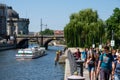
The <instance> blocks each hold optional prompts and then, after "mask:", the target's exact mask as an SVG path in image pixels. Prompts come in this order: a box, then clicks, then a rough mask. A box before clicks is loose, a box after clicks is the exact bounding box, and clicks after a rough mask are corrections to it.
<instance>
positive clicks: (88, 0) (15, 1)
mask: <svg viewBox="0 0 120 80" xmlns="http://www.w3.org/2000/svg"><path fill="white" fill-rule="evenodd" d="M0 3H3V4H6V5H8V6H12V8H13V9H14V10H15V11H16V12H17V13H19V17H20V18H29V20H30V24H29V31H30V32H39V31H40V30H41V28H40V20H41V19H42V24H43V30H44V29H46V28H49V29H52V30H64V27H65V26H66V24H68V23H69V20H70V19H69V17H70V15H71V14H73V13H78V12H79V11H80V10H84V9H87V8H91V9H92V10H97V12H98V15H99V18H100V19H102V20H104V21H105V20H106V19H108V18H109V17H110V16H111V15H112V14H113V10H114V9H115V8H116V7H118V8H120V0H0ZM46 24H47V26H45V25H46Z"/></svg>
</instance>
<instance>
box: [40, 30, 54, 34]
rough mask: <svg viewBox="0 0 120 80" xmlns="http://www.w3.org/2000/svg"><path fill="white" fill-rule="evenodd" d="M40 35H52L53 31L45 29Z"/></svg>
mask: <svg viewBox="0 0 120 80" xmlns="http://www.w3.org/2000/svg"><path fill="white" fill-rule="evenodd" d="M40 34H42V35H54V31H53V30H50V29H45V30H44V31H42V32H40Z"/></svg>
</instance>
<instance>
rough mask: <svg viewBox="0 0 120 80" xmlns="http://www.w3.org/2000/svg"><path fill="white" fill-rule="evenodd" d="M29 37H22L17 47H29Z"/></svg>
mask: <svg viewBox="0 0 120 80" xmlns="http://www.w3.org/2000/svg"><path fill="white" fill-rule="evenodd" d="M28 40H29V39H22V40H20V41H19V42H18V43H17V48H21V47H22V48H25V47H27V46H26V44H28Z"/></svg>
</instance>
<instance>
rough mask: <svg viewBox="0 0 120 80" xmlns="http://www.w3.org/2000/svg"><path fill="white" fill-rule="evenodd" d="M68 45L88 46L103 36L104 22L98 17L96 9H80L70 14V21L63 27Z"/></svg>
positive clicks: (97, 41)
mask: <svg viewBox="0 0 120 80" xmlns="http://www.w3.org/2000/svg"><path fill="white" fill-rule="evenodd" d="M64 36H65V39H66V42H67V46H68V47H88V46H91V45H92V44H93V41H94V43H99V42H100V38H102V37H103V36H104V24H103V21H102V20H101V19H99V18H98V14H97V11H93V10H92V9H85V10H81V11H79V12H78V13H73V14H72V15H71V16H70V22H69V23H68V24H67V25H66V26H65V28H64Z"/></svg>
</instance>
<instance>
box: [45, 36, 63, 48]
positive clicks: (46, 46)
mask: <svg viewBox="0 0 120 80" xmlns="http://www.w3.org/2000/svg"><path fill="white" fill-rule="evenodd" d="M52 40H62V39H60V38H59V39H58V38H51V39H48V40H47V41H46V42H45V43H44V44H43V46H44V47H45V48H46V49H48V43H49V42H51V41H52Z"/></svg>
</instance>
